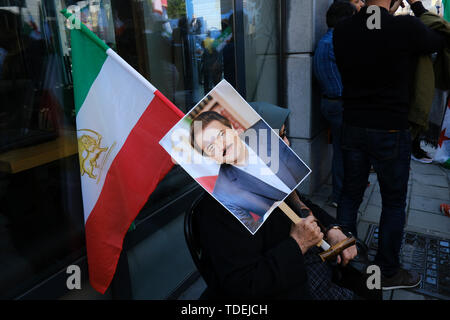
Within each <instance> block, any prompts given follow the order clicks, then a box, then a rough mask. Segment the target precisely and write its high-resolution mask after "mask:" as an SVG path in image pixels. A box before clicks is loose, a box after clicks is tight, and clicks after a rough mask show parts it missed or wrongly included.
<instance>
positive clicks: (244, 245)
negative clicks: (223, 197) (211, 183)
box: [196, 194, 306, 298]
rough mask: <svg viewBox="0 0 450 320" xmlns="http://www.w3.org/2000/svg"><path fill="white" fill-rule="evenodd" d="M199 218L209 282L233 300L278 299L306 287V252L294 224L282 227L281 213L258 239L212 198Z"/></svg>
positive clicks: (201, 207) (203, 205)
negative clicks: (293, 230)
mask: <svg viewBox="0 0 450 320" xmlns="http://www.w3.org/2000/svg"><path fill="white" fill-rule="evenodd" d="M277 210H279V209H277ZM276 214H278V215H279V216H278V217H274V215H276ZM196 215H197V216H196V226H197V233H198V240H199V242H200V244H201V247H202V257H203V258H202V259H203V262H204V265H205V266H206V269H207V270H206V273H207V276H206V279H205V280H207V283H208V282H209V283H208V285H209V286H213V287H214V288H213V289H214V290H216V291H220V292H221V294H222V295H224V296H228V297H233V298H276V297H282V296H286V295H288V296H289V292H292V291H296V290H298V289H299V287H305V286H306V270H305V266H304V258H303V255H302V252H301V250H300V247H299V246H298V244H297V243H296V242H295V240H294V239H292V238H291V237H290V236H289V230H290V223H289V221H285V223H284V224H281V223H280V219H284V218H285V217H284V216H282V213H281V212H277V211H276V210H275V211H274V212H273V213H272V214H271V215H270V216H269V218H268V219H267V221H266V222H265V223H264V225H263V226H262V227H261V228H260V229H259V230H258V232H257V233H256V234H255V235H251V233H249V232H248V231H247V229H246V228H245V227H244V226H243V225H242V224H241V223H240V222H239V221H238V220H237V219H236V218H235V217H234V216H233V215H232V214H231V213H230V212H228V211H227V210H226V209H224V208H223V207H222V206H221V205H220V204H219V203H218V202H217V201H216V200H214V199H213V198H212V197H211V196H209V195H207V194H205V197H204V199H203V200H202V202H201V203H200V205H199V208H198V211H197V212H196ZM283 221H284V220H283Z"/></svg>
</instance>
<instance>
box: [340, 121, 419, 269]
mask: <svg viewBox="0 0 450 320" xmlns="http://www.w3.org/2000/svg"><path fill="white" fill-rule="evenodd" d="M342 151H343V159H344V186H343V193H342V197H341V201H340V202H339V206H338V210H337V219H338V221H339V223H340V224H342V225H343V226H345V227H346V228H348V229H349V230H350V231H351V232H352V233H354V234H355V235H357V234H356V218H357V214H358V209H359V206H360V204H361V202H362V199H363V196H364V191H365V189H366V186H367V178H368V176H369V171H370V166H371V165H372V166H373V168H374V169H375V172H376V173H377V177H378V182H379V185H380V192H381V198H382V209H381V217H380V226H379V238H378V252H377V255H376V257H375V263H376V264H377V265H378V266H380V268H381V272H382V274H383V275H385V276H387V277H390V276H392V275H394V274H395V273H396V272H397V271H398V268H399V267H400V259H399V254H400V247H401V243H402V237H403V229H404V226H405V209H406V194H407V190H408V179H409V167H410V161H411V134H410V132H409V130H401V131H395V132H393V131H392V130H389V131H388V130H373V129H366V128H356V127H350V126H346V125H344V126H343V131H342Z"/></svg>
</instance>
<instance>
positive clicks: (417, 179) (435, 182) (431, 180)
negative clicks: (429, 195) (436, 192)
mask: <svg viewBox="0 0 450 320" xmlns="http://www.w3.org/2000/svg"><path fill="white" fill-rule="evenodd" d="M413 183H414V184H416V183H418V184H419V185H429V186H437V187H444V188H448V180H447V177H445V176H444V175H440V176H435V175H426V174H420V173H417V174H416V173H415V174H414V175H413Z"/></svg>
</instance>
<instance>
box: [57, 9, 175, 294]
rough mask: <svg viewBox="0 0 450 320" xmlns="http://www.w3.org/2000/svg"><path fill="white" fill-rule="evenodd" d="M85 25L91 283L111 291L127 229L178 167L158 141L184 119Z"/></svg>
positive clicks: (82, 145) (82, 60)
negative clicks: (148, 200) (161, 182)
mask: <svg viewBox="0 0 450 320" xmlns="http://www.w3.org/2000/svg"><path fill="white" fill-rule="evenodd" d="M62 13H63V14H64V15H65V16H66V17H67V18H70V19H73V18H72V17H71V14H70V13H69V12H67V11H66V10H64V11H63V12H62ZM79 26H80V28H78V29H77V28H74V29H72V30H71V48H72V73H73V82H74V95H75V110H76V125H77V138H78V152H79V157H80V172H81V186H82V194H83V207H84V219H85V233H86V247H87V256H88V265H89V280H90V283H91V285H92V287H93V288H94V289H96V290H97V291H99V292H101V293H104V292H105V291H106V289H107V288H108V286H109V284H110V283H111V280H112V278H113V276H114V272H115V270H116V266H117V261H118V259H119V256H120V253H121V250H122V243H123V239H124V236H125V234H126V232H127V231H128V229H129V227H130V225H131V223H132V222H133V220H134V219H135V217H136V216H137V214H138V213H139V211H140V210H141V208H142V207H143V206H144V204H145V203H146V201H147V199H148V197H149V195H150V194H151V193H152V192H153V190H154V189H155V188H156V186H157V184H158V183H159V182H160V181H161V179H162V178H163V177H164V176H165V175H166V174H167V172H168V171H169V170H170V169H171V168H172V166H173V163H172V161H171V159H170V156H169V155H168V154H167V152H166V151H165V150H164V149H163V148H162V147H161V146H160V145H159V140H161V138H162V137H163V136H164V135H165V134H166V133H167V132H168V131H169V130H170V128H172V127H173V126H174V125H175V124H176V123H177V122H178V121H179V120H180V119H181V118H182V117H183V116H184V114H183V113H182V112H181V111H180V110H179V109H178V108H177V107H175V106H174V105H173V104H172V103H171V102H170V101H169V100H168V99H167V98H165V97H164V96H163V95H162V94H161V92H159V91H158V90H156V88H154V87H153V86H152V85H151V84H150V83H149V82H148V81H147V80H146V79H145V78H144V77H142V76H141V75H140V74H139V73H138V72H137V71H136V70H134V69H133V68H132V67H131V66H130V65H128V64H127V63H126V62H125V61H124V60H123V59H122V58H121V57H119V56H118V55H117V54H116V53H115V52H114V51H113V50H112V49H111V48H109V47H108V46H107V45H106V44H105V43H104V42H103V41H102V40H101V39H99V38H98V37H97V36H96V35H95V34H94V33H93V32H91V31H90V30H89V29H88V28H87V27H86V26H84V25H83V24H81V23H80V24H79Z"/></svg>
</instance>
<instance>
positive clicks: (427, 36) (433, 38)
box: [407, 0, 445, 54]
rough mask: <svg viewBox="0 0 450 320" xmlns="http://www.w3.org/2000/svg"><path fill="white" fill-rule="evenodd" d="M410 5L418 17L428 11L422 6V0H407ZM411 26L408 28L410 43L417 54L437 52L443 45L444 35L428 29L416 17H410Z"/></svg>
mask: <svg viewBox="0 0 450 320" xmlns="http://www.w3.org/2000/svg"><path fill="white" fill-rule="evenodd" d="M407 1H408V3H409V4H410V5H411V9H412V11H413V12H414V15H415V16H416V17H418V18H420V16H421V15H422V14H424V13H425V12H428V10H427V9H425V8H424V6H423V4H422V1H420V0H407ZM411 24H412V26H411V28H410V29H409V35H410V37H411V45H412V47H413V50H414V51H415V52H416V53H418V54H431V53H434V52H438V51H440V50H441V49H443V48H444V46H445V37H444V35H441V34H439V33H438V32H436V31H434V30H431V29H429V28H428V27H426V26H425V25H424V24H423V22H422V21H420V20H418V19H411Z"/></svg>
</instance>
